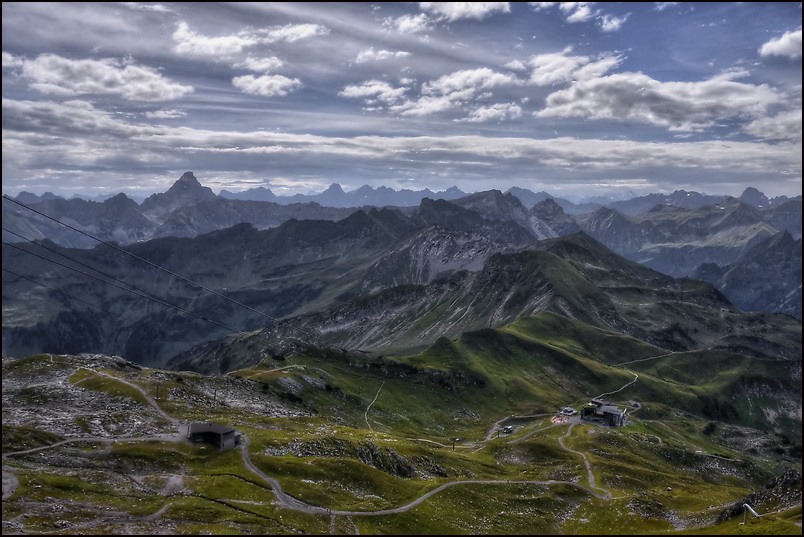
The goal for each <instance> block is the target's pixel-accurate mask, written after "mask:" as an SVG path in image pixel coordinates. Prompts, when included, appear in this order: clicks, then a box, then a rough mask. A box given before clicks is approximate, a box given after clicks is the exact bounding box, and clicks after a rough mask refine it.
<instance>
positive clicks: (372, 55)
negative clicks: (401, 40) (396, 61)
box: [354, 47, 410, 63]
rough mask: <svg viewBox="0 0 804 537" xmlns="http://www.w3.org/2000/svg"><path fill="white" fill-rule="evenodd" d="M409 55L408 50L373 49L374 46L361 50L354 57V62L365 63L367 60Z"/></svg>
mask: <svg viewBox="0 0 804 537" xmlns="http://www.w3.org/2000/svg"><path fill="white" fill-rule="evenodd" d="M407 56H410V52H405V51H401V50H399V51H396V52H391V51H390V50H378V51H375V50H374V47H370V48H368V49H366V50H364V51H361V52H360V53H359V54H358V55H357V57H356V58H355V60H354V61H355V63H365V62H368V61H381V60H387V59H389V58H405V57H407Z"/></svg>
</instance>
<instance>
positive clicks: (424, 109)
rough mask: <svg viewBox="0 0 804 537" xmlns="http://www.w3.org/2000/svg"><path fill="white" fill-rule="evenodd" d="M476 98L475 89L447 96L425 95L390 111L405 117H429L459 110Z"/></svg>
mask: <svg viewBox="0 0 804 537" xmlns="http://www.w3.org/2000/svg"><path fill="white" fill-rule="evenodd" d="M474 96H475V90H474V89H473V88H467V89H464V90H461V91H453V92H451V93H447V94H445V95H424V96H422V97H419V98H418V99H417V100H415V101H406V102H405V103H403V104H399V105H395V106H392V107H391V108H390V110H391V111H392V112H396V113H399V114H401V115H403V116H429V115H431V114H437V113H439V112H447V111H449V110H453V109H456V108H459V107H461V106H463V104H464V103H465V102H467V101H469V100H470V99H472V98H474Z"/></svg>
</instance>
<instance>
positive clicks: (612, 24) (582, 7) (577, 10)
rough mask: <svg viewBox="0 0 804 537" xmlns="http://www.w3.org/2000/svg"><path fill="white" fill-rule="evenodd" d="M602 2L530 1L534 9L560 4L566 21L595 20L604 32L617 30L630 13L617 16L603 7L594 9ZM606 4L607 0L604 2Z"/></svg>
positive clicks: (529, 3)
mask: <svg viewBox="0 0 804 537" xmlns="http://www.w3.org/2000/svg"><path fill="white" fill-rule="evenodd" d="M600 3H601V2H528V5H529V6H530V7H531V9H532V10H533V11H536V12H539V11H546V10H548V9H551V8H553V7H554V6H558V9H559V11H560V12H561V13H562V14H563V15H564V22H567V23H577V22H594V23H595V24H597V26H598V27H599V28H600V29H601V30H602V31H604V32H616V31H618V30H619V29H620V28H622V25H623V24H624V23H625V21H626V20H628V17H629V16H630V13H628V14H626V15H624V16H622V17H617V16H615V15H610V14H606V13H603V10H601V9H593V6H596V5H597V4H600ZM602 4H603V5H604V6H606V5H607V4H609V3H607V2H602Z"/></svg>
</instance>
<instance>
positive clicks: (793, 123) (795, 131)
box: [743, 109, 801, 142]
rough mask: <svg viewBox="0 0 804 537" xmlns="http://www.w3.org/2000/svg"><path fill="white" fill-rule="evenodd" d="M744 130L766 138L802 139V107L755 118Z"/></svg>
mask: <svg viewBox="0 0 804 537" xmlns="http://www.w3.org/2000/svg"><path fill="white" fill-rule="evenodd" d="M743 130H744V131H745V132H747V133H749V134H752V135H754V136H756V137H757V138H763V139H766V140H790V141H793V142H795V141H798V142H800V141H801V109H798V110H789V111H787V112H782V113H781V114H777V115H775V116H773V117H763V118H759V119H755V120H754V121H752V122H751V123H749V124H748V125H746V126H745V127H744V128H743Z"/></svg>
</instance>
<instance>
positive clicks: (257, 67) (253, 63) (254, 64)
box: [232, 56, 282, 73]
mask: <svg viewBox="0 0 804 537" xmlns="http://www.w3.org/2000/svg"><path fill="white" fill-rule="evenodd" d="M232 67H236V68H241V69H248V70H249V71H254V72H257V73H265V72H267V71H272V70H274V69H278V68H279V67H282V60H280V59H279V58H277V57H276V56H271V57H270V58H254V57H252V56H248V57H247V58H246V59H245V60H243V61H241V62H237V63H236V64H234V65H233V66H232Z"/></svg>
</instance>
